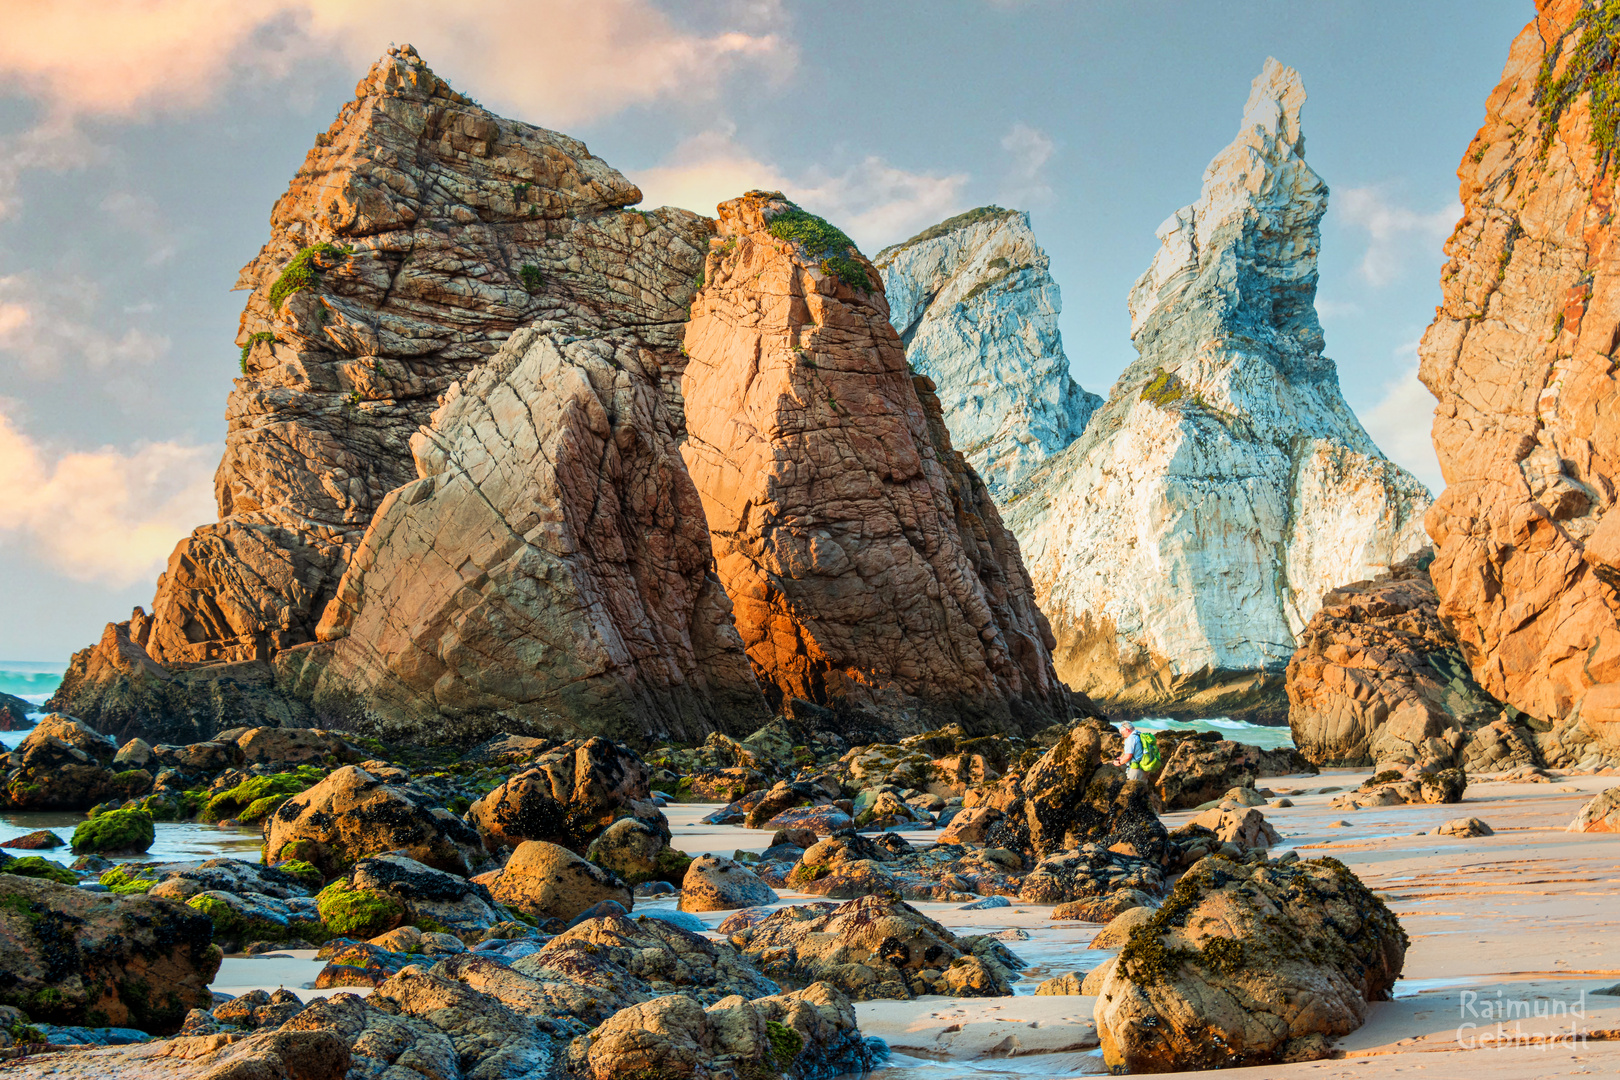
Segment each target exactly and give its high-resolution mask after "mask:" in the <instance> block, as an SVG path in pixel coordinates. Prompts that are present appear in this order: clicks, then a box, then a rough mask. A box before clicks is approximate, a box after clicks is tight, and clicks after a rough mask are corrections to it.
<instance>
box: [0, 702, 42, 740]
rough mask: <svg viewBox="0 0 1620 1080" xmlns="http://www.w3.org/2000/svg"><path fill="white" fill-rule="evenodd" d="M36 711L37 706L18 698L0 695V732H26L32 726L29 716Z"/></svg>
mask: <svg viewBox="0 0 1620 1080" xmlns="http://www.w3.org/2000/svg"><path fill="white" fill-rule="evenodd" d="M38 711H39V709H38V706H36V705H34V704H32V703H31V702H28V701H24V700H23V699H22V698H20V697H13V696H12V695H10V694H0V731H27V730H28V729H29V728H31V727H33V726H34V722H33V721H32V720H30V719H28V716H29V714H30V713H34V712H38Z"/></svg>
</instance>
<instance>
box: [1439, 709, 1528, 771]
mask: <svg viewBox="0 0 1620 1080" xmlns="http://www.w3.org/2000/svg"><path fill="white" fill-rule="evenodd" d="M1540 763H1541V754H1540V752H1539V751H1538V750H1537V749H1536V744H1535V741H1534V739H1533V738H1532V735H1531V732H1530V731H1529V730H1528V729H1527V728H1524V727H1521V726H1520V725H1519V724H1517V723H1515V722H1513V721H1512V720H1509V719H1507V718H1506V717H1504V718H1502V719H1500V720H1493V721H1491V722H1490V723H1489V724H1486V725H1485V726H1484V727H1480V728H1476V729H1475V730H1474V733H1473V734H1472V735H1470V736H1469V738H1468V741H1467V742H1465V743H1464V744H1463V748H1462V754H1461V755H1460V756H1459V758H1458V760H1457V766H1458V768H1460V769H1462V770H1463V771H1464V772H1468V773H1485V772H1512V771H1514V770H1516V769H1523V768H1527V767H1532V768H1533V767H1535V766H1537V765H1539V764H1540Z"/></svg>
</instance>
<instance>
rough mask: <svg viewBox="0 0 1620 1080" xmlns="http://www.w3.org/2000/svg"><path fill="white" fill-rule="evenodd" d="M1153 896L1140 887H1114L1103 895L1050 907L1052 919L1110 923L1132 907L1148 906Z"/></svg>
mask: <svg viewBox="0 0 1620 1080" xmlns="http://www.w3.org/2000/svg"><path fill="white" fill-rule="evenodd" d="M1152 903H1153V897H1151V896H1149V895H1148V894H1147V893H1145V892H1142V891H1141V890H1140V889H1116V890H1114V891H1113V892H1111V893H1108V894H1107V895H1105V896H1095V897H1086V898H1085V899H1083V900H1071V901H1069V902H1068V903H1067V904H1059V905H1058V906H1057V907H1055V908H1053V909H1052V918H1054V919H1078V920H1079V921H1080V922H1091V923H1110V922H1112V921H1113V920H1114V919H1115V918H1117V917H1119V916H1120V915H1123V914H1124V913H1125V912H1127V911H1130V910H1132V909H1133V908H1144V907H1148V906H1149V905H1151V904H1152Z"/></svg>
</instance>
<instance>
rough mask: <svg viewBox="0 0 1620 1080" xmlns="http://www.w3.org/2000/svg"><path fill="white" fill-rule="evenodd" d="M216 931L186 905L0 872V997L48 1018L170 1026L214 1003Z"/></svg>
mask: <svg viewBox="0 0 1620 1080" xmlns="http://www.w3.org/2000/svg"><path fill="white" fill-rule="evenodd" d="M212 937H213V926H212V925H211V923H210V922H209V920H208V919H207V918H206V917H205V916H203V915H202V914H201V913H199V912H196V911H193V910H191V909H190V908H188V907H186V906H185V905H183V904H176V903H173V902H171V901H166V900H155V899H152V898H150V897H145V896H115V895H113V894H111V893H90V892H86V891H84V890H83V889H78V888H73V887H71V886H67V885H58V884H56V883H55V882H51V881H43V880H37V879H33V878H25V877H18V876H16V875H13V874H0V1004H7V1005H16V1006H17V1007H19V1008H21V1009H23V1010H24V1011H26V1012H27V1013H28V1015H29V1016H30V1017H32V1018H33V1019H34V1020H35V1021H40V1022H45V1023H51V1024H80V1025H86V1026H92V1027H102V1026H111V1027H133V1028H139V1029H141V1030H142V1031H149V1032H153V1033H154V1034H164V1035H167V1034H172V1033H173V1032H175V1031H178V1030H179V1029H180V1025H181V1023H182V1022H183V1021H184V1020H185V1017H186V1013H187V1012H189V1011H190V1010H191V1009H199V1008H200V1009H207V1008H210V1007H211V1006H212V1004H213V995H212V994H211V993H210V992H209V990H208V984H209V982H210V981H212V980H213V978H214V975H215V973H216V972H218V970H219V962H220V951H219V949H217V948H216V947H215V946H214V945H213V942H212Z"/></svg>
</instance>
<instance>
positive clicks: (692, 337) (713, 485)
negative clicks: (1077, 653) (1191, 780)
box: [682, 192, 1068, 731]
mask: <svg viewBox="0 0 1620 1080" xmlns="http://www.w3.org/2000/svg"><path fill="white" fill-rule="evenodd" d="M719 212H720V218H719V236H718V238H717V239H716V240H715V241H713V243H712V245H711V247H710V251H709V256H708V261H707V264H706V266H705V270H704V279H705V285H704V288H703V290H702V292H701V293H700V294H699V295H698V297H697V300H696V302H695V303H694V305H693V309H692V321H691V323H690V324H689V325H688V326H687V330H686V350H687V352H688V353H689V354H690V361H689V363H688V365H687V368H686V372H685V376H684V378H683V380H682V386H683V389H684V396H685V402H686V418H687V434H688V438H687V442H686V445H685V446H684V447H683V453H684V454H685V457H686V462H687V466H688V468H689V469H690V471H691V474H692V479H693V481H694V482H695V483H696V485H697V489H698V492H699V493H700V494H701V495H702V497H703V504H704V508H705V510H706V511H707V513H708V519H709V529H710V532H711V535H712V538H713V543H714V554H715V562H716V568H717V570H718V572H719V575H720V580H721V581H722V582H723V583H724V584H725V587H726V591H727V592H728V593H729V594H730V595H731V598H732V602H733V604H734V605H735V612H736V622H737V629H738V631H739V632H740V633H741V635H742V639H743V642H744V645H745V646H746V648H747V650H748V655H749V657H750V658H751V659H752V660H753V663H754V667H755V670H756V671H757V672H758V673H759V676H760V681H761V683H762V684H763V685H764V687H765V691H766V694H767V697H769V698H771V699H772V700H773V703H780V702H783V701H787V700H791V699H794V698H799V699H804V700H807V701H809V702H811V703H814V704H818V705H829V706H835V707H847V708H853V709H858V710H862V711H865V712H867V713H870V714H872V715H873V716H875V717H877V718H879V719H880V720H881V721H882V722H883V723H885V724H887V725H890V726H892V727H893V728H896V729H898V730H901V731H908V730H909V731H923V730H926V729H928V728H931V727H937V726H940V725H941V724H943V723H946V722H952V721H961V722H963V723H965V724H966V725H967V726H969V727H973V728H979V729H987V730H988V729H1002V730H1017V729H1024V730H1034V729H1035V728H1038V727H1041V726H1045V725H1046V724H1049V723H1052V722H1053V721H1056V720H1062V719H1066V718H1067V716H1068V702H1067V696H1066V694H1065V691H1064V689H1063V686H1062V684H1061V683H1060V682H1059V681H1058V679H1057V677H1056V675H1055V674H1054V673H1053V670H1052V663H1051V653H1050V649H1051V647H1052V638H1051V634H1050V630H1049V629H1048V627H1047V624H1046V619H1045V618H1044V617H1043V616H1042V615H1041V613H1040V611H1039V610H1038V609H1037V608H1036V606H1035V604H1034V599H1033V596H1032V593H1031V590H1030V585H1029V581H1028V578H1027V577H1026V575H1025V572H1024V567H1023V562H1022V559H1021V558H1020V557H1019V554H1018V546H1017V544H1016V542H1015V541H1014V540H1013V538H1012V536H1011V534H1010V533H1009V532H1007V530H1006V529H1005V528H1004V527H1003V526H1002V524H1001V519H1000V515H999V514H998V513H997V511H996V508H995V505H994V503H992V502H991V500H990V498H989V494H988V492H987V491H986V489H985V487H984V485H983V483H982V482H981V481H980V480H979V479H978V477H977V475H976V474H975V473H974V471H973V470H972V468H971V467H970V466H969V465H967V463H966V462H965V461H964V460H963V459H962V457H961V455H960V454H958V453H957V452H956V451H955V450H954V449H952V446H951V439H950V435H949V433H948V432H947V430H946V428H945V425H944V423H943V421H942V420H941V410H940V405H939V401H938V399H937V398H936V397H935V396H934V394H933V386H932V383H931V382H930V381H929V380H928V379H927V378H925V377H922V376H913V375H912V374H911V373H910V372H908V370H907V368H906V358H905V349H904V346H903V345H902V343H901V341H900V338H899V335H897V334H896V333H895V331H894V328H893V327H892V326H891V325H890V323H889V317H888V316H889V308H888V304H887V302H886V300H885V298H884V294H883V286H882V282H881V279H880V278H879V276H878V274H877V271H876V270H875V269H874V268H873V267H872V265H871V264H870V263H869V262H867V260H866V259H865V258H863V257H862V256H861V255H860V253H859V252H858V251H857V250H856V249H855V246H854V245H853V244H852V243H851V242H850V241H849V239H848V238H847V237H845V236H844V235H843V234H842V233H840V232H838V230H836V229H835V228H833V227H832V226H830V225H828V224H827V223H826V222H825V221H822V220H821V219H820V218H817V217H814V216H813V215H810V214H808V213H806V212H805V211H803V210H801V209H799V208H798V207H796V206H794V205H793V204H791V203H790V202H788V201H787V200H786V199H784V198H783V197H782V196H781V195H780V194H777V193H774V192H750V193H749V194H747V195H745V196H743V197H742V198H739V199H733V200H731V201H729V202H726V203H723V204H722V205H721V206H720V208H719Z"/></svg>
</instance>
